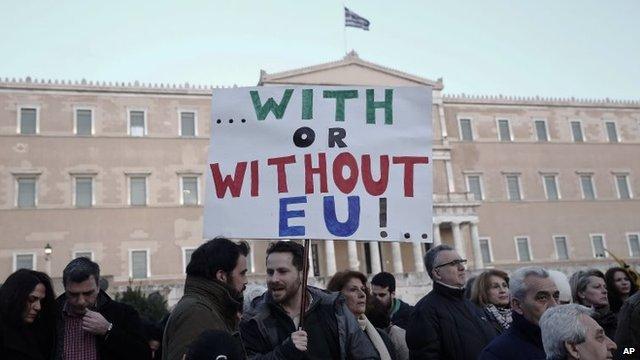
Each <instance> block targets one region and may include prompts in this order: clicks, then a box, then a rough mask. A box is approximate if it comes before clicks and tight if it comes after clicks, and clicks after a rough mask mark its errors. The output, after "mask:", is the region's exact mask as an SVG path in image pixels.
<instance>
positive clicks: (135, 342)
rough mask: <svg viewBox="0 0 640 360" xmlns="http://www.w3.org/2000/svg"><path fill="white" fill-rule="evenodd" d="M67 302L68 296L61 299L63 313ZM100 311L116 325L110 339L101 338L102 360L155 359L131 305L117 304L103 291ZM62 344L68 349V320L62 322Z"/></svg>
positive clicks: (98, 338)
mask: <svg viewBox="0 0 640 360" xmlns="http://www.w3.org/2000/svg"><path fill="white" fill-rule="evenodd" d="M66 301H67V297H66V294H62V295H60V296H59V297H58V299H57V302H58V306H59V310H60V312H61V313H62V309H63V308H64V304H65V303H66ZM96 308H97V309H96V311H97V312H99V313H100V314H101V315H102V316H104V318H105V319H107V320H108V321H109V322H110V323H112V324H113V328H112V329H111V331H110V332H109V334H108V336H106V338H105V337H103V336H97V339H96V345H97V346H98V355H99V357H100V360H128V359H131V360H134V359H135V360H138V359H141V360H143V359H151V350H150V349H149V344H148V343H147V340H146V339H145V336H144V329H143V327H142V321H140V316H139V315H138V312H137V311H136V310H135V309H134V308H132V307H131V306H129V305H127V304H123V303H119V302H116V301H113V300H112V299H111V298H110V297H109V295H107V293H105V292H104V291H102V290H100V293H99V294H98V300H97V304H96ZM60 324H61V325H60V326H61V329H62V331H60V333H61V340H60V341H61V344H62V346H64V317H63V318H62V320H61V321H60Z"/></svg>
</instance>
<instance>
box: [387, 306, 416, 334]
mask: <svg viewBox="0 0 640 360" xmlns="http://www.w3.org/2000/svg"><path fill="white" fill-rule="evenodd" d="M394 301H397V302H398V303H400V308H399V309H398V310H397V311H396V312H394V313H393V314H391V323H392V324H393V325H396V326H397V327H400V328H403V329H405V330H407V325H409V319H410V318H411V313H413V306H411V305H409V304H407V303H406V302H404V301H402V300H400V299H395V300H394Z"/></svg>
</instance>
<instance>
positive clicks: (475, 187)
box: [467, 175, 482, 200]
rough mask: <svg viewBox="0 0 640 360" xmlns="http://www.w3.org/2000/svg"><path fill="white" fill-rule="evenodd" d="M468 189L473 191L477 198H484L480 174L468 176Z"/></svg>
mask: <svg viewBox="0 0 640 360" xmlns="http://www.w3.org/2000/svg"><path fill="white" fill-rule="evenodd" d="M467 191H468V192H470V193H472V194H473V197H474V198H475V199H476V200H482V184H481V183H480V175H468V176H467Z"/></svg>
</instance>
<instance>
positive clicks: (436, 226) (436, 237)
mask: <svg viewBox="0 0 640 360" xmlns="http://www.w3.org/2000/svg"><path fill="white" fill-rule="evenodd" d="M440 244H442V238H441V237H440V223H433V246H438V245H440Z"/></svg>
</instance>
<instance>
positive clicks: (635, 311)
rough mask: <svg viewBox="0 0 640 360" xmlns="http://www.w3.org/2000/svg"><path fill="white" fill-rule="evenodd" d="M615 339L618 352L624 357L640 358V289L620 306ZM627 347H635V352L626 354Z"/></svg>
mask: <svg viewBox="0 0 640 360" xmlns="http://www.w3.org/2000/svg"><path fill="white" fill-rule="evenodd" d="M618 320H619V323H618V328H617V329H616V336H615V341H616V345H618V350H617V351H616V353H617V354H618V355H619V357H620V358H623V359H640V291H638V292H637V293H635V295H633V296H631V297H630V298H629V299H627V301H626V302H625V303H624V305H622V308H620V312H619V313H618ZM625 348H635V351H634V353H633V354H631V355H629V354H624V355H623V351H624V349H625Z"/></svg>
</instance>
